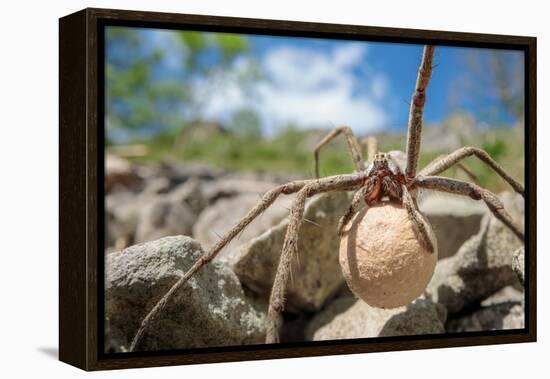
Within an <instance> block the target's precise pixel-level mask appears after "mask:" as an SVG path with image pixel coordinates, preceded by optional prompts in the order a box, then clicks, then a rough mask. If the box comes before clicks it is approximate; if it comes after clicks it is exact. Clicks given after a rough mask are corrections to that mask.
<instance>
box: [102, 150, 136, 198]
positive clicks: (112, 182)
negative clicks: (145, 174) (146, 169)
mask: <svg viewBox="0 0 550 379" xmlns="http://www.w3.org/2000/svg"><path fill="white" fill-rule="evenodd" d="M141 184H142V178H141V176H140V175H139V174H138V172H137V170H136V167H135V166H134V165H132V163H130V161H128V160H126V159H124V158H120V157H117V156H116V155H112V154H107V155H106V156H105V180H104V186H105V193H110V192H116V191H127V190H134V189H136V188H137V187H139V186H140V185H141Z"/></svg>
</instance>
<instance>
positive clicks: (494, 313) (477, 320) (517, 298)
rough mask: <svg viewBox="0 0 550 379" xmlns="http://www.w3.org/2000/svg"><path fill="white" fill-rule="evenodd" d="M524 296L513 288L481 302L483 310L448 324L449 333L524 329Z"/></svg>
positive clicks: (507, 288)
mask: <svg viewBox="0 0 550 379" xmlns="http://www.w3.org/2000/svg"><path fill="white" fill-rule="evenodd" d="M523 301H524V295H523V292H521V291H518V290H517V289H515V288H514V287H512V286H507V287H504V288H503V289H502V290H500V291H498V292H497V293H495V294H493V295H491V296H490V297H488V298H487V299H485V300H483V301H482V302H481V308H480V309H478V310H476V311H474V312H472V313H470V314H468V315H465V316H461V317H458V318H454V319H451V320H449V321H448V322H447V331H448V332H475V331H484V330H503V329H523V327H524V322H525V310H524V302H523Z"/></svg>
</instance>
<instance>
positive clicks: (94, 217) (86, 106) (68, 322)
mask: <svg viewBox="0 0 550 379" xmlns="http://www.w3.org/2000/svg"><path fill="white" fill-rule="evenodd" d="M106 25H126V26H147V27H156V28H173V29H193V30H204V31H223V32H238V33H252V34H269V35H281V36H302V37H323V38H336V39H349V40H368V41H382V42H401V43H417V44H435V45H447V46H468V47H487V48H506V49H515V50H522V51H524V52H525V96H526V101H525V107H526V109H525V154H526V159H525V162H526V182H525V189H526V206H525V215H526V216H525V217H526V219H525V222H526V225H525V226H526V266H525V294H526V297H525V312H526V315H525V316H526V317H525V328H524V329H522V330H503V331H491V332H469V333H458V334H453V335H447V334H446V335H433V336H407V337H384V338H369V339H361V340H339V341H324V342H307V343H306V342H304V343H293V344H280V345H262V346H257V345H256V346H239V347H224V348H202V349H192V350H185V351H173V352H150V353H124V354H118V355H117V354H114V355H113V354H104V353H103V352H102V347H103V341H102V334H103V333H102V331H103V317H100V315H102V314H103V313H102V312H103V298H102V294H103V279H104V278H103V258H104V257H103V247H102V246H103V245H102V244H103V239H104V238H103V237H104V236H103V233H104V232H103V227H104V222H103V212H104V209H103V206H104V196H103V195H104V194H103V191H104V189H103V175H104V172H103V171H104V169H103V163H104V162H103V159H104V157H103V154H104V128H103V111H104V110H103V107H104V104H103V102H104V96H103V69H102V68H103V58H104V55H103V48H104V46H103V37H104V27H105V26H106ZM536 46H537V44H536V38H534V37H522V36H507V35H489V34H475V33H458V32H444V31H432V30H415V29H399V28H383V27H370V26H357V25H336V24H322V23H310V22H295V21H292V22H291V21H278V20H277V21H276V20H264V19H248V18H233V17H217V16H199V15H185V14H173V13H156V12H141V11H127V10H112V9H91V8H90V9H84V10H82V11H79V12H77V13H74V14H71V15H68V16H65V17H63V18H61V19H60V20H59V94H60V95H59V96H60V99H59V114H60V118H59V120H60V121H59V130H60V141H59V142H60V148H59V170H60V178H59V212H60V225H59V245H60V250H59V358H60V360H61V361H63V362H66V363H69V364H71V365H74V366H76V367H79V368H82V369H85V370H105V369H121V368H133V367H150V366H166V365H180V364H196V363H209V362H229V361H241V360H257V359H273V358H290V357H304V356H320V355H335V354H352V353H366V352H379V351H395V350H410V349H428V348H443V347H457V346H473V345H487V344H502V343H518V342H533V341H536V336H537V332H536V327H537V322H536V321H537V317H536V309H537V307H536V84H537V83H536Z"/></svg>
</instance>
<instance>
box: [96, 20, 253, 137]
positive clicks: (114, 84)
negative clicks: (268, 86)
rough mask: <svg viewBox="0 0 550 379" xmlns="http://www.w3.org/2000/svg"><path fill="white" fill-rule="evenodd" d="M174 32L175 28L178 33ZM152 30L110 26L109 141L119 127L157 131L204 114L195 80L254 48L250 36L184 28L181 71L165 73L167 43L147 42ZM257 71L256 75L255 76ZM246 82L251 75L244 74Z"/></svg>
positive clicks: (210, 75)
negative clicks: (194, 30)
mask: <svg viewBox="0 0 550 379" xmlns="http://www.w3.org/2000/svg"><path fill="white" fill-rule="evenodd" d="M172 35H174V33H172ZM150 36H151V34H150V33H149V34H145V33H142V31H141V30H140V29H138V28H127V27H108V28H107V33H106V38H107V52H106V68H105V80H106V87H105V88H106V89H107V92H106V112H105V114H106V116H107V120H106V121H107V128H108V129H107V130H108V133H107V143H108V144H109V143H112V142H113V136H114V135H115V134H116V133H117V132H118V133H119V134H120V133H123V134H122V135H125V134H124V133H126V135H133V134H135V133H138V134H139V133H140V132H142V133H145V134H155V133H156V132H158V131H166V130H176V129H180V128H182V127H183V126H184V124H183V123H182V119H185V118H187V119H193V118H199V117H200V114H201V109H200V107H201V99H200V98H199V95H198V94H197V93H196V91H193V88H192V82H195V83H196V82H201V81H208V80H211V79H212V78H213V77H214V73H215V72H218V71H220V70H223V69H224V68H225V67H227V66H228V65H230V64H231V63H232V62H234V61H235V59H237V58H238V57H239V56H243V55H244V54H246V53H247V52H248V50H249V44H248V41H247V39H246V37H244V36H239V35H234V34H224V33H203V32H192V31H180V32H177V34H175V36H176V38H173V41H172V43H174V44H176V47H177V48H178V50H179V51H181V52H182V62H180V67H179V71H180V75H179V76H178V77H177V79H175V77H174V76H171V77H170V78H169V79H166V78H163V77H162V76H161V75H159V72H160V70H159V66H160V65H162V64H163V59H164V56H165V52H166V47H163V48H154V47H152V46H154V44H146V43H143V42H144V39H145V38H151V37H150ZM252 77H255V76H252ZM239 79H240V80H242V81H243V82H244V81H246V80H247V79H248V78H247V77H246V76H245V75H243V77H242V78H239Z"/></svg>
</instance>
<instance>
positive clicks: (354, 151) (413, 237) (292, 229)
mask: <svg viewBox="0 0 550 379" xmlns="http://www.w3.org/2000/svg"><path fill="white" fill-rule="evenodd" d="M434 49H435V48H434V46H426V47H425V48H424V52H423V54H422V61H421V63H420V67H419V70H418V76H417V80H416V86H415V90H414V92H413V96H412V100H411V104H410V110H409V122H408V128H407V145H406V153H405V158H406V165H405V166H404V168H400V166H398V165H397V163H396V161H395V160H394V158H393V157H392V154H391V153H377V146H376V140H375V139H374V138H367V139H365V141H366V144H367V152H368V157H367V162H369V165H368V167H365V160H364V159H363V155H362V153H361V148H360V146H359V143H358V141H357V139H356V138H355V136H354V135H353V132H352V130H351V128H350V127H348V126H341V127H338V128H336V129H334V130H333V131H332V132H330V133H329V134H328V135H327V136H325V138H323V139H322V140H321V141H320V142H319V144H318V145H317V146H316V147H315V150H314V158H315V174H316V178H315V179H305V180H295V181H293V182H289V183H286V184H282V185H280V186H278V187H275V188H273V189H272V190H270V191H268V192H266V193H265V194H264V195H263V196H262V198H261V199H260V200H259V201H258V203H257V204H256V206H254V208H252V209H251V210H250V211H249V212H248V213H247V214H246V216H244V217H243V218H242V219H241V220H240V221H239V222H238V223H237V224H235V225H234V226H233V227H232V228H231V229H230V230H229V231H227V232H226V233H225V234H224V235H223V236H221V237H220V240H219V241H218V242H217V243H216V244H215V245H214V246H212V247H211V248H210V249H209V250H208V251H207V252H206V253H205V254H204V255H203V256H201V257H200V259H198V260H197V261H196V262H195V263H194V264H193V266H192V267H191V268H189V270H188V271H187V272H186V273H185V274H184V275H183V276H182V277H181V278H180V279H178V281H177V282H176V283H175V284H174V285H173V286H172V288H170V290H169V291H168V292H167V293H166V294H165V295H164V296H163V297H162V298H161V299H160V300H159V301H158V303H157V304H156V305H155V306H154V307H153V308H152V309H151V311H150V312H149V314H147V316H146V317H145V318H144V319H143V321H142V323H141V325H140V327H139V329H138V330H137V333H136V335H135V337H134V340H133V341H132V345H131V346H130V350H131V351H134V350H136V349H139V348H140V344H141V343H142V341H143V336H144V335H145V333H147V331H149V330H151V326H152V325H154V322H153V320H154V319H155V318H156V317H158V316H159V314H160V313H161V312H162V311H163V309H164V308H165V306H166V304H167V303H168V301H169V300H170V299H171V298H172V296H173V295H174V294H175V293H177V291H179V290H180V289H181V288H182V286H183V285H184V284H185V283H187V282H188V280H189V279H190V278H191V277H192V276H193V275H194V274H195V273H196V272H197V271H198V270H200V269H201V268H202V267H203V266H204V265H206V264H208V263H209V262H210V261H212V259H214V257H215V256H216V255H217V254H218V253H219V252H220V251H221V249H223V248H224V246H226V245H227V244H228V243H229V242H230V241H231V240H232V239H233V238H235V237H236V236H237V235H238V234H239V233H240V232H241V231H242V230H243V229H244V228H245V227H246V226H247V225H248V224H250V223H251V222H252V220H254V219H255V218H256V217H258V216H259V215H260V214H261V213H262V212H263V211H265V210H266V209H267V208H268V207H269V206H271V205H272V204H273V203H274V201H275V200H276V199H277V198H278V197H279V196H281V195H290V194H294V195H295V197H294V200H293V205H292V208H291V210H290V215H289V222H288V227H287V231H286V235H285V240H284V243H283V248H282V252H281V258H280V260H279V264H278V266H277V270H276V274H275V278H274V280H273V287H272V290H271V296H270V298H269V307H268V311H267V319H266V342H267V343H275V342H279V327H280V322H281V312H282V311H283V308H284V303H285V291H286V286H287V283H288V280H289V276H290V269H291V262H292V260H293V257H294V256H295V255H296V254H297V248H298V236H299V232H300V227H301V224H302V221H303V216H304V208H305V205H306V200H307V199H308V198H309V197H312V196H315V195H317V194H320V193H326V192H337V191H340V192H343V191H345V192H348V191H355V194H354V195H353V198H352V201H351V203H350V206H349V208H348V209H347V211H346V213H345V214H344V215H343V216H342V218H341V219H340V222H339V225H338V234H339V235H340V236H343V238H342V241H344V242H345V241H346V240H349V239H350V236H349V235H348V236H344V234H346V226H349V224H350V222H351V223H352V224H353V222H352V220H353V218H354V216H356V215H361V213H362V214H363V215H364V216H365V218H366V221H367V222H366V223H364V224H362V225H363V226H364V225H367V224H369V221H373V219H372V218H369V216H368V215H369V213H368V212H367V210H368V209H369V208H370V209H372V210H374V211H375V212H377V211H390V210H391V209H397V208H398V209H399V212H400V213H399V214H400V215H401V216H403V217H404V218H403V217H401V216H400V218H396V217H385V218H384V217H383V224H384V225H386V226H382V227H379V226H375V227H374V229H376V227H378V228H379V229H378V232H390V234H391V233H393V234H395V233H394V232H395V231H396V230H403V225H405V224H407V225H412V227H411V228H409V229H410V230H409V231H410V232H411V233H409V234H410V236H409V237H406V236H405V235H404V234H400V238H394V239H393V240H388V241H384V243H383V245H385V249H386V250H387V253H388V255H393V254H394V252H397V253H403V246H401V245H402V243H404V240H407V241H409V242H410V243H409V244H408V245H407V246H408V249H409V250H410V251H409V255H408V256H409V258H416V257H417V255H416V254H417V253H421V252H422V251H425V252H426V254H423V257H425V258H426V259H428V260H431V261H433V262H435V260H436V256H437V254H433V253H434V252H435V253H436V252H437V250H436V247H437V246H436V244H435V241H434V238H432V234H433V233H432V232H431V227H430V225H429V223H428V222H427V221H426V219H425V218H424V216H423V215H422V213H421V212H420V210H419V209H418V206H417V204H416V200H415V198H414V192H415V190H416V189H418V188H420V189H422V188H424V189H430V190H435V191H441V192H447V193H451V194H455V195H460V196H467V197H470V198H472V199H474V200H482V201H483V202H484V203H485V204H486V205H487V207H488V208H489V210H490V211H491V212H492V213H493V214H494V215H495V217H496V218H498V219H499V220H500V221H501V222H502V223H504V225H506V226H507V227H508V228H510V230H511V231H512V232H513V233H514V234H515V235H516V236H517V237H518V238H519V239H520V240H521V241H523V240H524V234H523V227H522V225H521V224H519V223H518V222H517V221H516V220H514V219H513V218H512V217H511V216H510V215H509V214H508V213H507V212H506V210H505V209H504V206H503V205H502V203H501V202H500V200H499V199H498V197H497V196H496V195H495V194H493V193H492V192H490V191H488V190H486V189H484V188H481V187H480V186H478V185H477V184H475V183H470V182H466V181H461V180H457V179H452V178H448V177H443V176H439V174H441V173H443V172H444V171H446V170H447V169H448V168H450V167H452V166H455V165H459V166H460V165H461V161H462V160H463V159H464V158H467V157H470V156H475V157H476V158H478V159H480V160H481V161H482V162H484V163H485V164H487V165H488V166H489V167H491V168H492V169H493V170H494V171H495V172H496V173H498V174H499V175H500V176H501V177H502V178H503V179H504V180H505V181H506V182H507V183H508V184H509V185H510V186H511V187H512V188H513V189H514V190H515V191H516V192H517V193H519V194H521V195H522V196H523V195H524V189H523V185H522V184H521V183H519V182H518V181H516V180H515V179H514V178H512V177H511V176H510V175H508V173H506V171H505V170H504V169H503V168H502V167H501V166H500V165H499V164H498V163H497V162H496V161H495V160H493V159H492V158H491V157H490V156H489V154H487V152H485V151H483V150H481V149H479V148H476V147H462V148H460V149H458V150H456V151H455V152H453V153H450V154H447V155H444V156H441V157H439V158H437V159H435V160H434V161H433V162H432V163H430V164H428V165H427V166H426V167H424V168H423V169H422V170H420V171H419V172H418V173H417V169H418V157H419V154H420V142H421V136H422V115H423V112H424V103H425V101H426V92H427V87H428V84H429V82H430V78H431V75H432V66H433V58H434ZM338 135H344V137H345V138H346V142H347V144H348V148H349V152H350V154H351V158H352V160H353V163H354V166H355V172H354V173H352V174H347V175H336V176H329V177H324V178H320V175H319V152H320V150H321V148H322V147H323V146H325V145H326V144H328V143H329V142H330V141H332V140H333V139H334V138H335V137H337V136H338ZM371 214H372V212H371ZM392 214H393V215H394V216H395V215H397V214H398V213H396V212H393V213H392ZM356 220H357V218H356ZM355 224H356V225H357V223H355ZM375 224H376V223H375ZM369 225H370V224H369ZM380 228H382V229H380ZM405 229H406V228H405ZM382 234H384V233H378V234H377V230H374V231H373V230H369V231H365V233H364V236H366V238H367V239H369V238H371V239H372V238H374V237H377V236H379V235H382ZM373 236H374V237H373ZM351 240H353V239H351ZM348 242H349V241H348ZM364 242H365V243H366V245H368V244H369V241H364ZM371 242H372V241H371ZM350 246H351V248H354V247H361V242H360V241H358V240H356V241H355V242H353V243H352V244H351V245H350ZM346 252H347V250H346ZM398 261H399V265H400V267H401V270H402V272H403V273H404V276H403V277H402V278H401V279H399V280H397V281H400V284H402V285H403V286H402V287H403V288H404V290H403V292H406V290H407V289H408V288H409V287H410V288H413V287H414V286H410V285H409V284H410V281H411V280H412V281H415V280H416V278H417V277H418V275H417V274H416V271H415V269H414V267H413V265H412V264H407V263H404V262H406V261H405V260H402V259H398ZM354 262H355V261H354ZM433 264H435V263H433ZM353 266H354V267H356V266H358V265H357V264H356V262H355V264H354V265H353ZM366 268H367V270H366V271H367V272H368V271H369V270H368V268H369V267H366ZM383 268H384V267H383ZM384 269H385V268H384ZM384 271H385V272H386V274H390V275H389V276H388V277H387V279H388V280H394V281H395V276H392V275H393V273H394V272H396V271H395V270H391V269H388V270H384ZM430 275H431V274H430ZM374 277H375V279H376V280H375V281H374V282H372V281H370V282H368V283H369V284H368V285H369V286H370V288H371V289H372V288H373V289H374V290H375V291H378V292H380V293H381V294H382V296H384V290H383V289H380V288H382V287H380V286H378V287H377V285H378V284H380V283H379V282H380V280H379V278H378V277H377V276H376V275H374ZM424 277H427V276H426V275H424ZM390 284H391V283H390ZM416 284H418V283H416ZM400 288H401V287H400ZM417 290H419V291H421V290H422V286H420V287H418V288H417ZM415 291H416V290H415ZM413 295H414V296H416V294H413ZM414 296H413V297H414Z"/></svg>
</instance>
